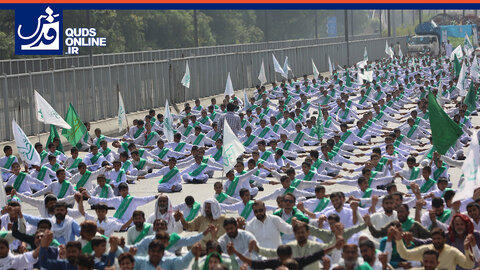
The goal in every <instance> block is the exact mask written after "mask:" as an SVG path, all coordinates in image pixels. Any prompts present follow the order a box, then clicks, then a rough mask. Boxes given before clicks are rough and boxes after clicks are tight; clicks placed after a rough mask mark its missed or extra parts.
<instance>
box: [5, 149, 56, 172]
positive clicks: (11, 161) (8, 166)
mask: <svg viewBox="0 0 480 270" xmlns="http://www.w3.org/2000/svg"><path fill="white" fill-rule="evenodd" d="M42 153H43V152H42ZM45 153H46V154H48V153H47V152H45ZM42 160H43V159H42ZM14 161H15V156H14V155H10V156H9V157H8V159H7V162H5V165H3V168H5V169H10V167H12V164H13V162H14Z"/></svg>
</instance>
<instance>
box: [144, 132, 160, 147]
mask: <svg viewBox="0 0 480 270" xmlns="http://www.w3.org/2000/svg"><path fill="white" fill-rule="evenodd" d="M155 135H157V132H155V131H152V132H150V133H149V134H148V135H147V138H146V139H145V142H144V143H143V145H144V146H145V145H148V143H149V142H150V141H151V140H152V139H153V137H155Z"/></svg>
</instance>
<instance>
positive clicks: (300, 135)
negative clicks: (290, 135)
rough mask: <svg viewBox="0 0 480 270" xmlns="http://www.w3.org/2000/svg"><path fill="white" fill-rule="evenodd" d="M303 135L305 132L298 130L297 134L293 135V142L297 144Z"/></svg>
mask: <svg viewBox="0 0 480 270" xmlns="http://www.w3.org/2000/svg"><path fill="white" fill-rule="evenodd" d="M303 135H305V133H304V132H303V131H300V132H299V133H298V134H297V136H295V139H294V140H293V143H294V144H299V143H300V141H301V140H302V138H303Z"/></svg>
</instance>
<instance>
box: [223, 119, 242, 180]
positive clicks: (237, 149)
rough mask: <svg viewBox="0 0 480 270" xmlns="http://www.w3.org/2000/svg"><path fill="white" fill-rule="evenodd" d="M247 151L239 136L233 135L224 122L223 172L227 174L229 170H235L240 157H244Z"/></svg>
mask: <svg viewBox="0 0 480 270" xmlns="http://www.w3.org/2000/svg"><path fill="white" fill-rule="evenodd" d="M244 151H245V147H244V146H243V144H242V143H241V142H240V141H239V140H238V138H237V136H236V135H235V134H234V133H233V131H232V129H231V128H230V126H229V125H228V123H227V120H226V119H225V120H224V123H223V152H222V157H223V172H224V173H225V174H226V173H227V172H228V171H229V170H231V169H233V167H234V166H235V163H237V158H238V156H240V155H242V154H243V152H244Z"/></svg>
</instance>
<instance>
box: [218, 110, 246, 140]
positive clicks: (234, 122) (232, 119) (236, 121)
mask: <svg viewBox="0 0 480 270" xmlns="http://www.w3.org/2000/svg"><path fill="white" fill-rule="evenodd" d="M224 119H226V120H227V123H228V125H229V126H230V128H231V129H232V131H233V133H235V135H237V134H238V133H239V132H240V130H241V129H242V126H241V121H240V117H239V116H238V115H235V113H234V112H227V113H226V114H225V115H224V116H222V117H221V118H220V121H219V123H218V129H219V130H220V132H222V133H223V123H224V121H225V120H224Z"/></svg>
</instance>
